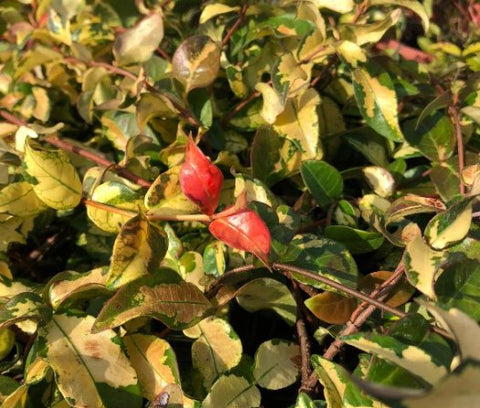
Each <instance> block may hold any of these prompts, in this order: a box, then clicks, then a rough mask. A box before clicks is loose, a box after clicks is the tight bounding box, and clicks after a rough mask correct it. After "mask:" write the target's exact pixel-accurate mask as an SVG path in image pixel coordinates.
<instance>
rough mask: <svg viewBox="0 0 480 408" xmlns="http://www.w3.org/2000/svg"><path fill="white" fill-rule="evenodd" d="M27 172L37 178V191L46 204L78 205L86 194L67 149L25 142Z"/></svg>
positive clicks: (65, 206)
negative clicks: (83, 192) (55, 149)
mask: <svg viewBox="0 0 480 408" xmlns="http://www.w3.org/2000/svg"><path fill="white" fill-rule="evenodd" d="M25 166H26V168H25V169H26V172H27V173H28V175H29V176H30V177H32V178H33V179H34V180H35V183H34V184H33V191H35V194H36V195H37V196H38V198H40V200H42V201H43V202H44V203H45V204H46V205H48V206H49V207H52V208H54V209H56V210H69V209H72V208H74V207H76V206H77V205H78V204H79V203H80V200H81V198H82V183H81V182H80V178H79V177H78V174H77V171H76V170H75V167H73V165H72V164H71V162H70V160H69V158H68V155H67V154H66V153H65V152H64V151H49V150H40V149H37V148H33V147H32V146H31V143H30V141H29V140H28V139H27V142H26V143H25Z"/></svg>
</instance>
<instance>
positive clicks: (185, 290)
mask: <svg viewBox="0 0 480 408" xmlns="http://www.w3.org/2000/svg"><path fill="white" fill-rule="evenodd" d="M210 307H211V305H210V302H209V301H208V300H207V299H206V298H205V296H204V295H203V293H202V292H201V291H200V290H199V289H198V288H197V287H196V286H195V285H193V284H191V283H187V282H185V281H183V280H182V279H181V278H180V276H179V275H178V274H177V273H176V272H174V271H172V270H170V269H159V270H158V271H157V273H155V274H154V275H146V276H144V277H142V278H139V279H137V280H135V281H133V282H130V283H128V284H126V285H124V286H122V287H121V288H120V289H119V290H118V292H117V293H116V294H115V295H114V296H113V297H112V298H111V299H110V300H109V301H108V302H107V303H106V304H105V305H104V307H103V308H102V310H101V311H100V314H99V315H98V317H97V320H96V322H95V325H94V327H93V329H94V330H95V331H100V330H105V329H108V328H113V327H117V326H120V325H121V324H123V323H125V322H127V321H129V320H132V319H134V318H136V317H140V316H148V317H152V318H154V319H158V320H160V321H161V322H163V323H164V324H166V325H167V326H169V327H171V328H174V329H185V328H187V327H189V326H192V325H194V324H195V323H197V322H198V321H199V320H200V319H201V318H202V317H203V315H204V314H205V313H206V312H207V311H208V310H209V309H210Z"/></svg>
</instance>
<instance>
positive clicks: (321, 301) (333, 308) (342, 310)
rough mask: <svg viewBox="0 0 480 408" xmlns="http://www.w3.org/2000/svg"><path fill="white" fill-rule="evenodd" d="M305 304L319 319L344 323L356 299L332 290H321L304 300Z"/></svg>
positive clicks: (333, 322)
mask: <svg viewBox="0 0 480 408" xmlns="http://www.w3.org/2000/svg"><path fill="white" fill-rule="evenodd" d="M305 306H307V307H308V309H309V310H310V311H311V312H312V313H313V314H314V315H315V316H317V317H318V318H319V319H320V320H322V321H324V322H327V323H330V324H342V323H346V322H347V321H348V320H349V319H350V316H351V314H352V312H353V311H354V310H355V308H356V306H357V301H356V300H355V299H353V298H347V297H345V296H342V295H339V294H338V293H334V292H322V293H319V294H318V295H315V296H312V297H311V298H309V299H307V300H306V301H305Z"/></svg>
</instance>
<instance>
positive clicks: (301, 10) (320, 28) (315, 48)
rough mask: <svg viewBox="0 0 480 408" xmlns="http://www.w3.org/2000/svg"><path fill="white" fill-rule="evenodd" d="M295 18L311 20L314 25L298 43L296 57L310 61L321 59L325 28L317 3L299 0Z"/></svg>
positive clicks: (322, 56)
mask: <svg viewBox="0 0 480 408" xmlns="http://www.w3.org/2000/svg"><path fill="white" fill-rule="evenodd" d="M297 19H303V20H308V21H311V22H312V23H313V25H314V30H313V32H312V33H311V34H310V35H307V36H306V37H305V38H304V40H303V41H302V44H301V45H300V48H299V51H298V55H297V56H298V58H299V59H300V60H308V61H311V62H318V61H321V60H322V59H323V58H325V53H324V52H323V50H324V47H323V45H324V42H325V39H326V37H327V32H326V31H327V30H326V25H325V20H324V19H323V17H322V15H321V14H320V10H319V7H318V5H316V4H314V3H313V2H310V1H302V2H300V3H299V4H298V5H297Z"/></svg>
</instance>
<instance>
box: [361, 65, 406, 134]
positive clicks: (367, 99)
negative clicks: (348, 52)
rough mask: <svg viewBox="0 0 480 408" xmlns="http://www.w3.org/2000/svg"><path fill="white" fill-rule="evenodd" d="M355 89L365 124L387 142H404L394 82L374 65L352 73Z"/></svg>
mask: <svg viewBox="0 0 480 408" xmlns="http://www.w3.org/2000/svg"><path fill="white" fill-rule="evenodd" d="M353 89H354V91H355V99H356V100H357V105H358V108H359V109H360V113H361V114H362V116H363V118H364V119H365V122H367V124H368V125H369V126H370V127H371V128H373V129H374V130H375V131H376V132H378V133H380V134H381V135H382V136H384V137H386V138H387V139H390V140H393V141H394V142H401V141H402V140H403V135H402V131H401V129H400V126H399V124H398V106H397V95H396V94H395V89H394V86H393V82H392V79H391V78H390V76H389V75H388V73H387V72H386V71H382V70H381V68H380V67H379V66H378V65H375V64H374V63H373V62H369V63H367V64H366V65H365V66H362V67H361V68H356V69H354V71H353Z"/></svg>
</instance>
